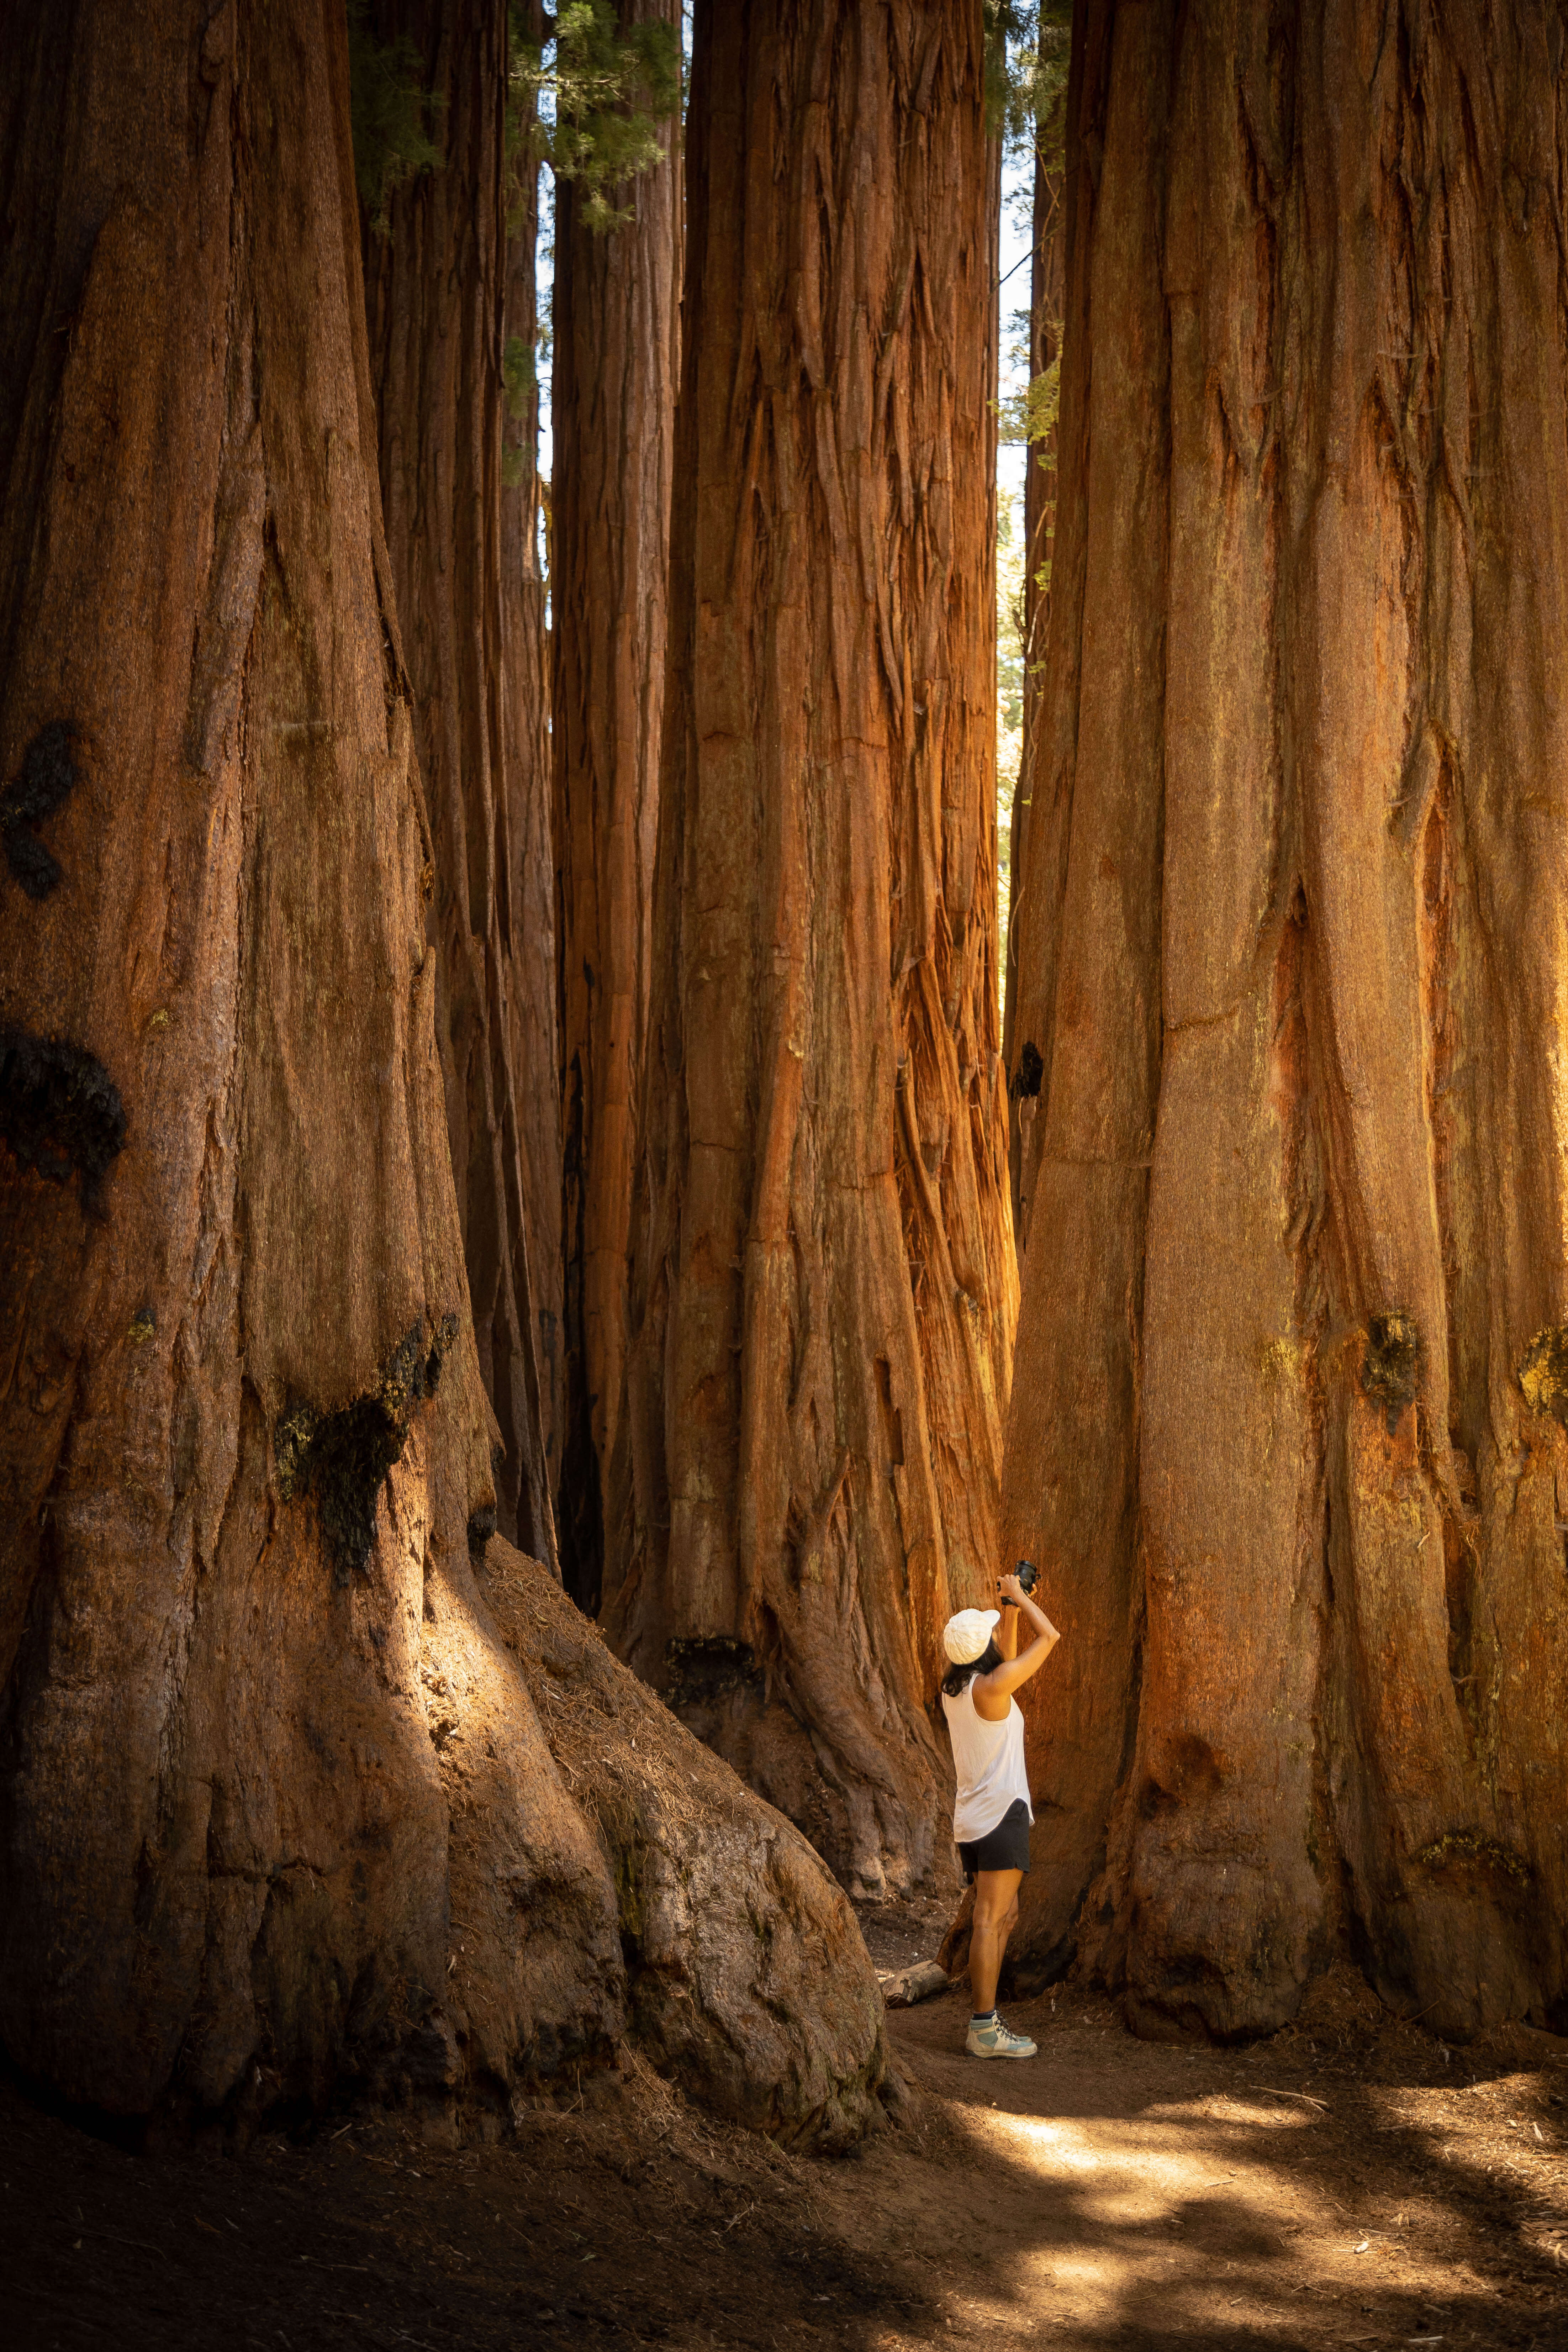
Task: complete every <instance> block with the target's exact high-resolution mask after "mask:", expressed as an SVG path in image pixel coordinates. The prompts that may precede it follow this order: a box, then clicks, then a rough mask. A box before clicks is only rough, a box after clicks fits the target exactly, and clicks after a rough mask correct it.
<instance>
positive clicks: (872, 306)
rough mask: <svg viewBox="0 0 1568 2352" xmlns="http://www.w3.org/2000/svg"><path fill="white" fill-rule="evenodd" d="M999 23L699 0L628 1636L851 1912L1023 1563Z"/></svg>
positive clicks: (883, 1876)
mask: <svg viewBox="0 0 1568 2352" xmlns="http://www.w3.org/2000/svg"><path fill="white" fill-rule="evenodd" d="M980 38H981V35H980V23H979V16H978V13H977V12H975V11H973V10H971V9H970V8H968V7H965V6H962V5H956V0H954V5H942V6H937V7H928V8H921V9H916V8H913V7H910V6H907V5H879V6H869V7H858V6H857V7H849V6H847V5H816V6H805V5H798V6H797V5H756V6H752V7H750V8H745V9H735V8H724V7H711V8H705V9H701V10H700V11H699V14H698V18H697V35H696V45H695V51H694V55H695V60H696V62H695V70H694V75H693V83H692V95H691V104H690V109H689V116H688V142H689V151H688V152H689V169H688V207H689V209H688V226H687V236H688V243H687V264H686V270H687V274H686V296H685V303H684V320H685V326H684V330H683V333H684V338H685V340H684V342H683V352H682V384H681V394H680V410H679V422H678V429H677V445H678V446H677V464H676V484H677V496H676V505H675V518H674V526H673V558H672V566H671V582H672V593H671V618H670V628H671V655H670V666H669V688H668V692H669V700H668V704H667V710H666V722H665V723H666V737H665V742H666V754H665V761H664V765H663V770H662V775H661V787H660V788H661V795H662V797H661V806H660V824H659V846H658V876H657V879H656V887H655V937H654V950H653V981H652V1003H651V1011H650V1025H649V1034H648V1045H647V1074H646V1079H645V1102H646V1104H647V1131H646V1137H645V1144H644V1155H645V1156H644V1171H645V1172H644V1177H643V1180H642V1181H643V1186H644V1191H643V1193H642V1196H641V1199H640V1202H639V1206H638V1208H637V1211H636V1213H635V1214H636V1215H637V1216H638V1217H640V1219H641V1225H640V1230H638V1229H637V1227H636V1226H634V1275H633V1317H634V1334H635V1336H634V1339H633V1342H632V1352H631V1367H630V1385H629V1403H628V1412H627V1423H626V1430H625V1432H624V1439H625V1443H624V1444H623V1446H622V1447H621V1448H620V1449H618V1453H617V1463H618V1465H619V1466H618V1470H617V1477H618V1479H619V1481H620V1482H621V1484H620V1493H621V1496H622V1499H623V1504H624V1507H625V1511H626V1517H625V1519H624V1521H622V1522H619V1523H618V1526H617V1532H618V1533H619V1532H620V1530H621V1529H624V1533H620V1549H619V1550H618V1551H617V1552H616V1556H615V1567H616V1575H615V1578H614V1580H613V1582H612V1584H611V1588H610V1590H609V1591H608V1593H607V1596H606V1603H605V1622H606V1623H607V1625H608V1627H609V1628H610V1629H611V1632H612V1638H613V1639H614V1640H615V1642H616V1644H617V1646H618V1647H619V1648H620V1650H621V1652H622V1654H623V1655H624V1656H626V1657H627V1658H628V1659H629V1660H630V1661H631V1662H632V1663H633V1664H636V1665H637V1668H638V1670H639V1671H640V1672H641V1673H643V1674H644V1675H646V1676H647V1678H648V1679H649V1680H651V1681H653V1682H654V1683H655V1684H656V1685H658V1687H660V1688H661V1689H663V1690H664V1691H666V1692H667V1693H668V1696H670V1698H671V1701H672V1703H673V1704H675V1705H676V1706H677V1707H678V1709H679V1711H680V1712H682V1713H683V1714H684V1715H685V1717H686V1719H687V1720H688V1721H689V1722H690V1723H691V1724H693V1725H694V1726H696V1727H698V1728H700V1730H701V1732H702V1735H703V1736H704V1738H708V1739H709V1740H710V1742H711V1743H712V1744H713V1745H715V1746H716V1747H717V1748H719V1749H720V1751H721V1754H723V1755H725V1756H726V1757H728V1758H729V1759H731V1761H733V1762H734V1763H735V1764H736V1766H737V1769H740V1770H741V1771H742V1775H743V1776H744V1777H746V1778H747V1779H749V1780H751V1781H752V1785H753V1786H755V1787H756V1788H758V1789H760V1790H762V1791H763V1793H764V1794H765V1795H767V1796H769V1797H770V1798H772V1799H773V1801H774V1802H775V1803H776V1804H778V1805H779V1806H780V1807H781V1808H782V1809H783V1810H784V1811H785V1812H787V1813H789V1814H790V1816H791V1817H792V1818H793V1819H794V1820H795V1821H796V1822H799V1823H801V1824H802V1826H803V1827H805V1830H806V1832H807V1834H808V1835H809V1836H810V1837H811V1838H812V1840H813V1843H816V1845H817V1847H818V1849H819V1851H820V1852H822V1853H824V1854H825V1855H826V1857H827V1858H828V1860H829V1861H830V1862H831V1863H832V1865H833V1867H834V1868H835V1870H836V1871H837V1872H838V1873H839V1874H840V1876H841V1878H842V1879H843V1880H844V1882H845V1883H846V1884H847V1885H849V1886H850V1887H851V1889H852V1890H865V1891H868V1892H881V1891H883V1890H884V1889H888V1888H890V1887H897V1886H901V1885H908V1884H910V1883H912V1882H913V1881H915V1880H918V1879H919V1878H921V1876H922V1875H923V1874H925V1872H926V1871H927V1869H928V1867H929V1864H930V1862H931V1853H932V1838H933V1831H934V1828H935V1824H936V1822H937V1819H938V1816H939V1813H940V1811H941V1810H942V1801H943V1800H942V1793H941V1791H942V1783H943V1781H944V1779H945V1776H946V1774H947V1771H948V1767H947V1765H946V1762H945V1759H944V1758H943V1755H942V1751H941V1750H940V1749H939V1748H938V1747H937V1744H936V1742H935V1739H934V1737H933V1734H932V1730H931V1721H930V1717H929V1716H928V1714H927V1711H926V1710H927V1705H928V1703H929V1697H930V1694H931V1691H932V1690H933V1689H934V1686H935V1683H936V1679H937V1673H938V1659H939V1644H940V1636H941V1629H942V1623H943V1621H944V1619H945V1618H946V1616H947V1614H948V1612H949V1610H950V1607H953V1606H957V1605H959V1604H960V1603H961V1602H963V1601H970V1600H973V1599H975V1598H977V1597H978V1596H979V1595H980V1593H981V1592H982V1591H984V1590H985V1589H986V1588H987V1587H988V1586H989V1584H990V1580H991V1578H992V1575H993V1569H992V1560H993V1557H994V1536H995V1529H996V1507H997V1496H998V1487H997V1480H998V1474H999V1432H1000V1416H1001V1413H1002V1411H1003V1409H1004V1407H1005V1382H1006V1366H1007V1362H1008V1357H1009V1351H1010V1342H1011V1336H1012V1328H1013V1323H1014V1318H1015V1311H1016V1309H1015V1285H1016V1274H1015V1269H1014V1258H1013V1249H1012V1239H1011V1233H1010V1228H1009V1223H1008V1214H1007V1201H1006V1174H1005V1127H1004V1105H1003V1097H1002V1090H1001V1075H1000V1056H999V1054H998V1050H997V1013H996V978H995V963H994V958H995V953H996V947H995V883H994V826H995V816H994V708H993V697H992V678H993V644H992V628H993V583H992V572H991V558H990V535H989V530H988V518H989V499H990V495H991V489H990V481H989V468H988V465H987V452H988V446H989V443H988V436H989V432H990V429H991V425H990V419H991V411H990V409H989V408H988V406H987V397H988V394H989V391H990V389H991V362H990V355H989V346H988V342H987V332H988V328H989V324H990V322H991V320H992V319H993V318H994V307H993V294H992V289H991V288H990V285H989V283H988V279H989V277H990V260H989V257H990V240H989V234H988V231H989V227H990V221H989V215H988V207H987V204H986V189H987V185H988V177H987V168H986V165H987V159H986V141H985V130H984V113H983V106H982V98H981V58H980Z"/></svg>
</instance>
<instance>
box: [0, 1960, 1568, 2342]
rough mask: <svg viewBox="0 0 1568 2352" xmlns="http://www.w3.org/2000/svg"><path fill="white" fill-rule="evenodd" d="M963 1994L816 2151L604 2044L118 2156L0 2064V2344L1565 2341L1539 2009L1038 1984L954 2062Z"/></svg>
mask: <svg viewBox="0 0 1568 2352" xmlns="http://www.w3.org/2000/svg"><path fill="white" fill-rule="evenodd" d="M965 2014H966V2004H965V2002H964V2001H963V1999H962V1997H961V1996H959V1995H956V1994H954V1995H950V1996H948V1997H946V1998H944V1999H942V2000H937V2001H934V2002H931V2003H930V2004H928V2005H927V2006H925V2007H923V2008H920V2009H916V2010H910V2011H902V2012H898V2013H896V2014H895V2016H894V2019H893V2032H894V2035H895V2039H896V2042H897V2044H898V2047H899V2049H900V2053H901V2054H902V2056H903V2059H904V2062H905V2063H906V2065H907V2066H908V2068H909V2070H910V2074H912V2076H913V2078H914V2080H915V2081H916V2083H917V2084H919V2085H920V2086H921V2091H922V2093H923V2096H922V2098H921V2101H920V2103H919V2106H918V2113H917V2120H916V2122H915V2124H914V2125H913V2126H911V2127H910V2129H909V2130H906V2131H901V2132H899V2133H897V2134H892V2133H889V2134H888V2135H885V2136H884V2137H882V2138H880V2139H879V2140H877V2141H873V2142H872V2143H871V2144H870V2145H869V2146H868V2147H867V2148H866V2149H865V2150H864V2151H863V2152H862V2153H861V2154H860V2155H858V2157H855V2158H843V2159H839V2160H837V2161H831V2160H821V2161H806V2160H802V2159H798V2158H791V2157H788V2156H785V2155H784V2154H781V2153H780V2152H779V2151H778V2150H776V2149H773V2148H772V2147H768V2146H767V2145H766V2143H763V2142H760V2141H758V2140H755V2139H753V2138H751V2137H748V2136H746V2135H745V2134H742V2133H739V2132H735V2131H731V2130H719V2129H713V2128H711V2127H710V2126H707V2125H706V2124H705V2123H704V2121H703V2120H702V2118H701V2117H700V2116H697V2115H695V2114H694V2113H693V2111H692V2110H691V2109H689V2107H687V2106H686V2105H684V2104H683V2103H682V2102H681V2101H680V2100H679V2097H677V2096H676V2095H674V2094H672V2093H671V2092H669V2091H668V2089H667V2088H666V2087H665V2086H664V2085H663V2084H659V2083H658V2082H657V2081H655V2080H654V2079H653V2078H651V2077H649V2076H648V2075H647V2074H646V2071H643V2070H636V2069H634V2070H633V2072H632V2073H631V2074H628V2075H626V2076H625V2077H622V2078H618V2079H617V2078H614V2077H601V2078H596V2079H595V2080H592V2081H590V2080H587V2079H584V2083H583V2084H582V2086H581V2090H580V2092H579V2091H578V2089H577V2087H576V2086H575V2085H574V2087H573V2094H572V2096H571V2099H570V2102H569V2108H568V2110H567V2111H558V2110H556V2109H550V2108H541V2109H539V2110H535V2111H532V2112H531V2113H529V2114H527V2115H526V2116H524V2117H523V2119H522V2122H521V2126H520V2129H519V2131H518V2134H517V2136H516V2137H515V2138H510V2139H508V2140H507V2141H505V2142H502V2143H499V2144H481V2145H475V2146H467V2147H451V2146H429V2145H427V2144H426V2143H425V2142H424V2141H423V2140H421V2139H420V2138H419V2137H418V2136H417V2135H416V2133H415V2131H414V2130H413V2129H412V2128H411V2127H408V2126H402V2125H399V2124H398V2123H396V2122H395V2121H392V2120H388V2119H385V2118H382V2119H378V2120H373V2121H365V2120H363V2119H359V2118H354V2119H350V2118H347V2117H340V2118H338V2119H337V2120H335V2121H334V2122H332V2123H330V2124H328V2125H327V2126H323V2127H322V2128H321V2130H320V2131H318V2132H317V2133H315V2134H314V2136H313V2137H310V2139H309V2140H308V2141H305V2142H291V2141H289V2140H287V2139H284V2138H281V2137H269V2138H266V2139H262V2140H258V2141H257V2142H255V2143H254V2144H253V2145H252V2146H251V2147H249V2148H248V2149H247V2150H245V2151H244V2152H242V2153H235V2152H232V2151H230V2152H225V2151H224V2150H222V2149H221V2148H218V2147H211V2148H205V2149H193V2148H171V2149H164V2150H153V2151H143V2152H141V2153H132V2152H130V2151H129V2150H128V2149H126V2148H124V2147H117V2146H115V2145H112V2144H111V2143H110V2141H108V2140H106V2139H104V2138H102V2137H96V2136H94V2135H93V2134H91V2133H89V2132H88V2131H85V2130H84V2129H82V2128H81V2127H80V2126H79V2124H78V2123H75V2122H72V2121H70V2120H68V2119H67V2118H63V2117H59V2116H48V2115H45V2114H43V2113H41V2112H40V2111H39V2110H38V2109H37V2107H36V2106H34V2105H30V2104H29V2103H28V2102H27V2101H26V2099H25V2098H24V2097H23V2095H21V2093H20V2092H19V2091H17V2090H16V2088H15V2087H14V2086H6V2087H4V2088H0V2184H3V2185H0V2272H3V2275H4V2279H5V2306H4V2308H5V2327H6V2337H7V2341H8V2342H12V2343H15V2344H16V2345H17V2346H18V2347H23V2352H33V2347H56V2346H58V2347H61V2352H76V2347H85V2346H102V2345H110V2344H113V2345H115V2346H119V2347H132V2352H134V2347H142V2346H153V2345H157V2346H159V2347H185V2346H193V2347H195V2346H201V2347H207V2346H217V2347H223V2352H228V2347H235V2352H240V2347H258V2352H263V2348H264V2352H277V2347H279V2344H281V2345H282V2346H283V2347H285V2352H300V2347H318V2346H325V2345H328V2344H331V2345H332V2346H335V2347H395V2346H414V2347H426V2352H453V2347H463V2352H467V2347H491V2346H498V2347H499V2346H500V2345H503V2344H504V2345H507V2346H509V2347H515V2346H522V2347H534V2346H539V2347H554V2346H557V2345H559V2346H561V2347H565V2346H568V2345H572V2346H582V2345H584V2344H586V2345H609V2344H627V2345H631V2344H653V2345H663V2346H668V2347H672V2352H686V2347H691V2352H696V2348H697V2347H737V2352H741V2347H744V2348H745V2352H752V2347H755V2352H773V2347H795V2346H802V2345H833V2346H840V2347H846V2352H908V2347H914V2346H917V2345H919V2346H925V2345H945V2344H959V2343H963V2342H965V2341H974V2342H976V2343H978V2342H980V2341H982V2340H984V2342H985V2343H987V2344H988V2345H991V2346H994V2347H1004V2348H1005V2347H1020V2352H1021V2347H1023V2346H1025V2345H1026V2344H1027V2345H1029V2346H1031V2347H1032V2346H1036V2345H1039V2344H1042V2343H1044V2344H1051V2345H1062V2346H1071V2347H1082V2352H1089V2347H1101V2346H1108V2347H1109V2346H1126V2347H1155V2346H1158V2347H1194V2352H1195V2347H1230V2346H1237V2347H1239V2346H1243V2345H1260V2344H1268V2345H1278V2346H1281V2347H1295V2346H1300V2347H1314V2352H1315V2347H1329V2346H1340V2345H1344V2346H1352V2345H1355V2346H1366V2347H1371V2346H1380V2345H1398V2344H1407V2343H1408V2344H1419V2345H1441V2346H1444V2347H1458V2346H1462V2345H1478V2346H1479V2345H1486V2346H1497V2347H1510V2348H1511V2347H1517V2352H1531V2347H1533V2352H1559V2347H1561V2348H1562V2352H1568V2105H1565V2104H1564V2102H1565V2101H1568V2043H1564V2042H1558V2041H1556V2040H1554V2039H1553V2038H1552V2037H1551V2036H1548V2035H1533V2034H1528V2033H1525V2032H1522V2031H1516V2032H1513V2033H1511V2034H1510V2035H1504V2036H1497V2037H1493V2038H1492V2039H1491V2041H1490V2042H1488V2043H1486V2044H1483V2045H1477V2046H1475V2047H1473V2048H1472V2049H1470V2050H1468V2051H1445V2050H1444V2048H1443V2045H1442V2044H1441V2043H1438V2042H1433V2041H1432V2040H1431V2039H1430V2038H1429V2037H1428V2036H1426V2034H1424V2033H1422V2032H1420V2031H1419V2029H1415V2028H1411V2027H1407V2026H1404V2025H1401V2024H1399V2023H1398V2021H1393V2020H1390V2019H1388V2018H1387V2017H1386V2015H1385V2013H1384V2012H1383V2011H1381V2010H1379V2009H1378V2007H1377V2004H1376V2003H1375V2001H1374V2000H1373V1998H1372V1996H1371V1995H1370V1994H1368V1993H1367V1992H1366V1991H1365V1989H1364V1988H1363V1987H1360V1986H1359V1985H1357V1984H1355V1983H1354V1982H1353V1981H1351V1980H1348V1979H1346V1980H1342V1981H1341V1982H1339V1983H1338V1984H1337V1985H1336V1984H1331V1985H1330V1986H1329V1987H1327V1988H1325V1989H1323V1990H1321V1991H1320V1992H1319V1993H1317V1994H1315V1995H1314V1999H1313V2002H1312V2003H1311V2004H1310V2006H1309V2010H1308V2011H1307V2013H1306V2015H1305V2016H1304V2017H1303V2020H1302V2021H1301V2023H1300V2025H1299V2026H1298V2027H1296V2028H1293V2029H1290V2030H1289V2032H1287V2033H1285V2034H1281V2035H1279V2036H1276V2037H1275V2039H1274V2040H1273V2041H1272V2042H1268V2043H1266V2044H1260V2045H1258V2046H1257V2047H1255V2048H1253V2049H1251V2050H1246V2051H1236V2052H1220V2051H1209V2050H1200V2051H1194V2050H1189V2049H1185V2048H1171V2047H1157V2046H1153V2045H1151V2044H1148V2043H1142V2042H1134V2041H1133V2040H1131V2037H1130V2036H1129V2035H1127V2034H1126V2033H1125V2032H1123V2031H1122V2030H1121V2026H1120V2024H1119V2023H1118V2021H1117V2020H1116V2017H1115V2014H1114V2011H1112V2009H1111V2008H1110V2004H1109V2003H1107V2002H1105V2001H1104V2000H1100V1999H1098V1998H1096V1999H1085V1998H1084V1997H1083V1996H1082V1995H1081V1994H1078V1995H1075V1994H1073V1993H1072V1992H1070V1990H1058V1992H1057V1993H1056V1994H1054V1995H1050V1994H1047V1995H1044V1996H1042V1997H1041V1998H1040V1999H1038V2000H1036V2001H1033V2002H1030V2003H1027V2004H1025V2005H1023V2006H1021V2007H1020V2008H1018V2009H1016V2011H1014V2012H1013V2014H1014V2016H1015V2019H1016V2021H1020V2022H1022V2023H1024V2024H1026V2025H1027V2026H1028V2028H1029V2030H1030V2031H1031V2032H1034V2033H1035V2034H1036V2035H1037V2039H1038V2041H1039V2043H1040V2054H1039V2056H1038V2058H1037V2059H1035V2060H1033V2061H1031V2062H1028V2063H1025V2064H1021V2065H1009V2066H1003V2065H988V2066H983V2065H980V2064H978V2063H975V2062H974V2061H973V2060H970V2059H968V2058H966V2057H965V2056H964V2055H963V2050H962V2037H963V2021H964V2016H965Z"/></svg>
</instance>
